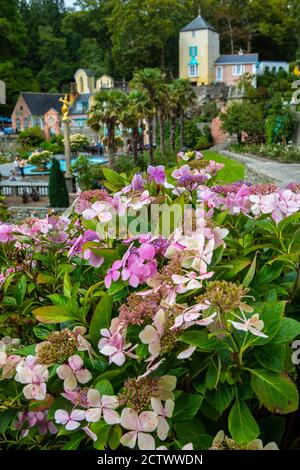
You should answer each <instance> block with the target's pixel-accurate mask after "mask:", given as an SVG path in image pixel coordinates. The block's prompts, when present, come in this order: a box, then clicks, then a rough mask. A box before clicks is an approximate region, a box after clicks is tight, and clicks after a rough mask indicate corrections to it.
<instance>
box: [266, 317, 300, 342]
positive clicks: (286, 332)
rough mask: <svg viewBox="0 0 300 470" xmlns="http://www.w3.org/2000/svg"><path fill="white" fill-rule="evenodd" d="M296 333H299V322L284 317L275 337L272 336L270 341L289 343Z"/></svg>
mask: <svg viewBox="0 0 300 470" xmlns="http://www.w3.org/2000/svg"><path fill="white" fill-rule="evenodd" d="M298 335H300V322H298V321H297V320H294V319H293V318H287V317H284V318H283V319H282V323H281V325H280V328H279V331H278V333H277V335H276V336H275V338H273V340H272V343H274V344H277V343H289V342H290V341H292V340H293V339H294V338H296V336H298Z"/></svg>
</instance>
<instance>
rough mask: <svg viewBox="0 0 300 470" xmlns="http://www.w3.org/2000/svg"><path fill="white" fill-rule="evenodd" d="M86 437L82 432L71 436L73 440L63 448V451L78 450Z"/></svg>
mask: <svg viewBox="0 0 300 470" xmlns="http://www.w3.org/2000/svg"><path fill="white" fill-rule="evenodd" d="M85 437H86V435H85V434H84V433H83V432H82V431H77V432H76V433H74V434H72V435H71V439H70V440H69V441H68V442H66V444H64V445H63V446H62V447H61V450H77V449H78V447H79V444H80V442H81V441H82V440H83V439H84V438H85Z"/></svg>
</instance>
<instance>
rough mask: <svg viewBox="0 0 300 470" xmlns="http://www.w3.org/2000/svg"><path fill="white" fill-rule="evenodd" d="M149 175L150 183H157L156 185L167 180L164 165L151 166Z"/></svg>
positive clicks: (148, 170) (148, 169)
mask: <svg viewBox="0 0 300 470" xmlns="http://www.w3.org/2000/svg"><path fill="white" fill-rule="evenodd" d="M147 173H148V175H149V181H155V183H156V184H162V183H164V182H165V180H166V173H165V167H164V166H163V165H158V166H152V165H149V166H148V168H147Z"/></svg>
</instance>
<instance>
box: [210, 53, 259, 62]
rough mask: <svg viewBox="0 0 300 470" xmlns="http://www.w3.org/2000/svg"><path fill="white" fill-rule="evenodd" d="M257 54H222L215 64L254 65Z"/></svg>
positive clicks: (256, 60)
mask: <svg viewBox="0 0 300 470" xmlns="http://www.w3.org/2000/svg"><path fill="white" fill-rule="evenodd" d="M257 62H258V54H223V55H220V56H219V58H218V59H217V60H216V62H215V64H256V63H257Z"/></svg>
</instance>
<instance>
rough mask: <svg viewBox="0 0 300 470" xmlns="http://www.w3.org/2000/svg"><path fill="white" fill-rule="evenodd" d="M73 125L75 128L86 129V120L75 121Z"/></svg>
mask: <svg viewBox="0 0 300 470" xmlns="http://www.w3.org/2000/svg"><path fill="white" fill-rule="evenodd" d="M73 125H74V127H84V126H85V125H86V119H75V120H74V121H73Z"/></svg>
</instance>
